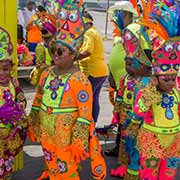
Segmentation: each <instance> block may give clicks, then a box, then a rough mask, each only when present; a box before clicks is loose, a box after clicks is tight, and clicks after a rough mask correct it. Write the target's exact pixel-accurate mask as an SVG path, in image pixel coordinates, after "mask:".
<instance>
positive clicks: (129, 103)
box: [111, 14, 151, 180]
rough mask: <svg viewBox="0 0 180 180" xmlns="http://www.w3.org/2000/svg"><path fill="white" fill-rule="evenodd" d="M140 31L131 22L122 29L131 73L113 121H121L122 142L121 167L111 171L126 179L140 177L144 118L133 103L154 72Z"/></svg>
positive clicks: (123, 82)
mask: <svg viewBox="0 0 180 180" xmlns="http://www.w3.org/2000/svg"><path fill="white" fill-rule="evenodd" d="M122 17H123V14H122ZM139 31H140V25H138V24H136V23H132V24H130V25H128V26H127V27H126V28H124V29H123V31H122V39H123V45H124V49H125V51H126V58H125V63H126V71H127V74H126V75H125V76H124V77H123V78H121V79H120V86H119V91H118V95H117V98H116V105H115V108H114V118H113V121H112V123H113V124H114V123H120V126H121V132H120V133H121V143H120V149H119V161H120V166H119V167H118V168H117V169H115V170H111V175H113V176H120V177H124V179H125V180H131V179H132V180H136V179H139V176H138V174H139V151H138V148H137V140H136V138H137V134H138V131H139V128H140V126H141V124H142V122H143V119H142V118H141V117H139V116H137V115H136V114H135V113H134V111H133V106H134V100H135V97H136V93H137V92H138V91H139V89H141V88H143V87H145V86H146V84H147V83H148V81H149V75H150V74H151V62H150V59H149V58H148V53H147V52H148V50H147V49H146V47H145V46H144V47H142V45H141V44H140V42H141V41H140V34H139ZM142 41H143V40H142ZM143 43H144V41H143Z"/></svg>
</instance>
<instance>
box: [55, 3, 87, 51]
mask: <svg viewBox="0 0 180 180" xmlns="http://www.w3.org/2000/svg"><path fill="white" fill-rule="evenodd" d="M56 3H57V4H58V9H57V14H56V19H57V32H56V35H55V40H56V41H57V42H58V43H61V44H63V45H65V46H67V47H69V48H70V49H71V50H72V51H76V50H78V49H79V48H80V46H81V44H82V42H83V35H84V33H85V24H84V21H83V18H82V1H80V2H79V3H74V2H73V1H72V0H57V1H56Z"/></svg>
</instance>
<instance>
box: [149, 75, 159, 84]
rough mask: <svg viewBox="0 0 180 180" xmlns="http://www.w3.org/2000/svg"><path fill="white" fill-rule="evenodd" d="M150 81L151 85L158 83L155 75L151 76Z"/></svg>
mask: <svg viewBox="0 0 180 180" xmlns="http://www.w3.org/2000/svg"><path fill="white" fill-rule="evenodd" d="M150 83H151V85H152V86H157V85H158V80H157V77H155V76H153V77H152V78H151V80H150Z"/></svg>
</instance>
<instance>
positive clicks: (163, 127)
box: [135, 2, 180, 180]
mask: <svg viewBox="0 0 180 180" xmlns="http://www.w3.org/2000/svg"><path fill="white" fill-rule="evenodd" d="M149 3H151V5H152V6H151V7H153V4H152V2H149ZM148 5H149V4H148ZM149 7H150V6H149ZM144 11H145V10H144ZM179 14H180V7H179V5H178V4H176V3H175V2H174V4H173V6H167V5H166V4H164V3H163V4H160V5H158V6H156V7H155V8H154V7H153V8H152V10H151V15H148V16H144V18H142V19H141V20H140V23H141V24H142V25H144V26H147V27H148V29H147V28H146V30H147V31H144V33H143V35H144V37H146V39H147V41H148V42H151V46H152V49H153V52H152V58H153V64H152V66H153V75H155V76H157V77H158V76H162V77H163V75H166V76H167V75H169V76H176V75H177V71H178V69H179V65H180V49H179V48H180V38H179V36H180V29H179V28H180V24H179V22H180V20H179ZM146 15H147V14H146ZM179 103H180V96H179V92H178V91H177V90H176V89H175V88H173V89H172V91H171V92H169V93H166V92H162V91H160V90H159V89H158V88H157V87H156V86H154V85H153V81H151V82H150V83H149V84H148V86H147V87H146V88H144V89H143V90H141V91H140V92H139V93H138V95H137V98H136V103H135V112H136V113H137V114H138V115H139V116H142V117H144V124H143V126H142V128H141V130H140V131H139V135H138V145H139V150H140V164H141V169H140V175H141V179H147V180H173V179H174V178H175V175H176V171H177V166H178V163H179V162H180V145H179V140H180V121H179V119H180V118H179V113H180V112H179V107H180V106H179V105H180V104H179Z"/></svg>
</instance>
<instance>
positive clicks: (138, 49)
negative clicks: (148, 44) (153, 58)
mask: <svg viewBox="0 0 180 180" xmlns="http://www.w3.org/2000/svg"><path fill="white" fill-rule="evenodd" d="M137 6H138V4H137ZM138 7H139V6H138ZM125 11H126V12H130V13H132V14H134V15H137V14H138V13H137V12H138V9H137V8H133V5H132V4H131V2H128V1H120V2H119V3H118V4H117V5H116V4H115V5H114V6H112V7H111V8H110V9H109V12H110V14H111V16H112V21H113V23H114V25H115V27H116V29H115V32H116V34H117V33H119V34H120V33H121V37H122V42H123V46H124V50H125V52H126V56H128V57H129V58H133V59H134V60H135V59H136V60H138V61H139V62H141V63H142V64H145V65H148V66H151V62H150V60H149V58H148V57H147V56H146V53H145V51H144V49H143V48H144V47H143V48H142V46H141V41H140V34H139V30H140V25H139V24H136V23H132V24H130V25H128V26H127V27H125V24H124V12H125ZM139 15H140V14H139Z"/></svg>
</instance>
